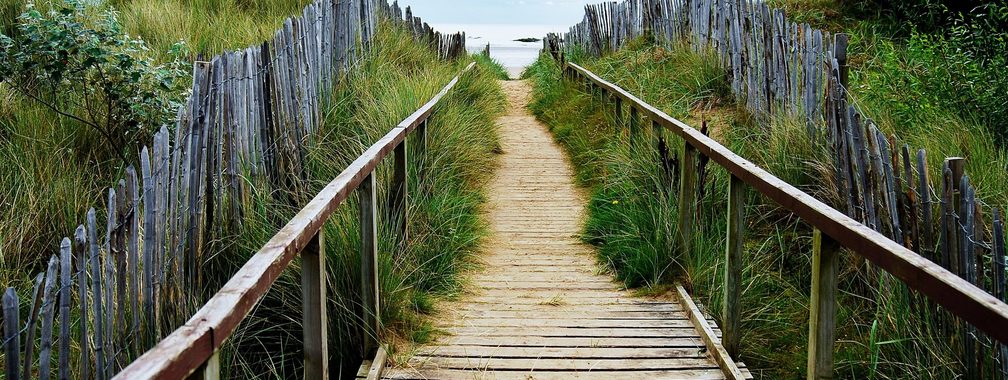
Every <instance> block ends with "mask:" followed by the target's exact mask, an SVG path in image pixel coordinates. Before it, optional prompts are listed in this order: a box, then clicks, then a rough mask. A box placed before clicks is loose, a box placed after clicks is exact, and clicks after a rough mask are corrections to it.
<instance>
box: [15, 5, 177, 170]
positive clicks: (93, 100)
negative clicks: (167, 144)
mask: <svg viewBox="0 0 1008 380" xmlns="http://www.w3.org/2000/svg"><path fill="white" fill-rule="evenodd" d="M92 13H96V12H94V11H92V8H90V7H86V6H85V5H84V4H83V3H82V2H81V1H80V0H63V2H62V3H57V4H54V5H53V6H52V9H51V10H49V11H48V12H44V13H43V12H41V11H39V9H37V8H36V7H35V5H34V4H33V3H28V4H27V6H26V10H25V11H24V13H22V14H21V15H20V16H19V17H18V21H17V25H16V30H15V32H14V33H12V35H7V34H2V35H0V80H2V81H3V82H5V83H6V84H7V85H8V86H10V87H11V88H12V89H13V90H15V92H17V93H18V94H19V95H22V96H24V97H26V98H28V99H31V100H33V101H35V102H38V103H39V104H42V105H43V106H45V107H46V108H49V109H50V110H51V111H53V112H55V113H57V114H59V115H61V116H63V117H65V118H67V119H71V120H73V121H76V122H78V123H80V124H81V125H83V126H86V127H88V130H90V131H91V132H93V133H97V134H98V135H99V136H100V137H99V140H105V142H106V144H98V145H100V146H103V147H104V149H105V151H104V152H103V153H105V154H106V155H107V156H113V155H118V156H120V157H122V158H125V153H124V152H126V151H128V150H129V147H132V146H135V143H137V142H139V141H142V139H145V138H147V136H149V135H150V130H152V129H153V128H156V127H159V126H160V125H162V124H164V123H167V122H169V121H170V120H171V118H172V116H173V115H174V113H175V111H176V110H177V108H178V106H179V102H178V100H179V99H180V98H181V94H182V91H181V89H182V83H183V81H182V80H181V79H182V78H184V77H185V76H186V75H187V73H186V71H185V70H184V67H185V65H184V63H183V61H181V60H179V59H178V57H179V56H181V55H182V53H183V52H184V49H185V46H184V45H181V44H178V45H176V46H175V48H174V49H173V53H174V55H175V57H176V59H174V60H171V61H169V62H168V63H166V64H162V65H156V64H154V63H153V62H152V60H151V59H150V58H149V54H148V49H147V47H146V45H145V44H144V42H143V41H142V40H138V39H133V38H130V36H128V35H126V34H125V33H123V31H122V28H121V26H120V24H119V22H118V20H117V19H116V14H115V13H114V12H112V11H103V12H98V13H100V14H97V15H92ZM88 140H90V139H88Z"/></svg>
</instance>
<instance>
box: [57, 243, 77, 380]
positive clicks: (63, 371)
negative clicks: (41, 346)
mask: <svg viewBox="0 0 1008 380" xmlns="http://www.w3.org/2000/svg"><path fill="white" fill-rule="evenodd" d="M72 244H73V243H72V242H71V241H70V239H69V238H64V239H63V241H62V242H61V243H60V281H59V283H60V287H59V303H60V311H59V314H60V333H59V340H57V341H56V343H57V344H59V350H58V351H59V372H58V377H57V378H58V379H60V380H64V379H69V378H70V299H71V298H72V296H73V280H72V279H71V277H72V276H73V274H72V272H73V262H72V260H73V247H72Z"/></svg>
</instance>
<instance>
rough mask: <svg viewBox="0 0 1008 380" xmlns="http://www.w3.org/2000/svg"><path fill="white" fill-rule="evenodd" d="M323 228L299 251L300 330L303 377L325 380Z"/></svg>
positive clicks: (327, 376)
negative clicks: (303, 353) (301, 332)
mask: <svg viewBox="0 0 1008 380" xmlns="http://www.w3.org/2000/svg"><path fill="white" fill-rule="evenodd" d="M323 231H324V229H320V230H319V232H318V233H317V234H316V235H315V237H313V238H312V239H311V240H310V241H309V242H308V245H307V246H305V248H304V250H302V251H301V294H302V296H301V298H302V301H301V302H302V306H303V307H302V313H303V315H302V317H301V318H302V323H301V325H302V327H303V329H304V351H305V355H304V360H305V364H304V368H305V372H304V377H305V378H306V379H328V378H329V343H328V333H327V331H328V329H327V326H326V324H327V323H328V318H327V317H326V314H327V312H326V310H327V309H328V307H326V282H327V281H328V280H327V272H326V254H325V234H324V233H323Z"/></svg>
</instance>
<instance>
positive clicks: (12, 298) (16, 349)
mask: <svg viewBox="0 0 1008 380" xmlns="http://www.w3.org/2000/svg"><path fill="white" fill-rule="evenodd" d="M18 307H19V305H18V295H17V292H15V291H14V288H7V291H6V292H4V295H3V330H4V331H3V332H4V335H3V337H4V342H5V343H4V345H3V346H4V362H5V363H6V364H7V369H6V373H7V378H8V379H10V380H17V379H19V377H18V376H19V375H20V373H18V364H19V363H20V362H21V361H20V358H19V357H18V355H20V353H21V330H20V329H19V328H18V323H19V322H18V320H19V319H20V318H19V317H20V313H21V311H20V309H19V308H18Z"/></svg>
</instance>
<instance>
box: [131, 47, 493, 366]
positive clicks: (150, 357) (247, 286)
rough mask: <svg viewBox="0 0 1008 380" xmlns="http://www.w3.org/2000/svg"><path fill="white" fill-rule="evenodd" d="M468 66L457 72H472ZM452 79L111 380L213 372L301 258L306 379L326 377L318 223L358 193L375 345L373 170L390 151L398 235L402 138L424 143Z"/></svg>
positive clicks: (369, 329) (366, 299)
mask: <svg viewBox="0 0 1008 380" xmlns="http://www.w3.org/2000/svg"><path fill="white" fill-rule="evenodd" d="M474 66H475V63H471V64H469V66H467V67H466V68H465V69H464V70H463V71H462V73H461V74H459V75H460V76H461V75H464V74H465V73H467V72H469V71H470V70H472V68H473V67H474ZM458 81H459V76H456V77H455V78H453V79H452V80H451V82H449V83H448V85H446V86H445V87H444V88H443V89H442V90H441V92H439V93H438V94H437V95H435V96H434V97H433V98H432V99H431V100H430V101H429V102H427V104H424V105H423V106H422V107H420V109H418V110H417V111H416V112H414V113H413V114H412V115H410V116H409V117H408V118H406V119H405V120H403V121H402V122H401V123H399V125H397V126H396V127H395V128H393V129H392V130H391V131H389V132H388V133H387V134H386V135H385V136H384V137H382V138H381V139H380V140H378V142H376V143H375V144H374V145H372V146H371V147H370V148H368V149H367V150H366V151H365V152H364V153H363V154H361V155H360V157H358V158H357V159H356V160H355V161H354V162H353V163H351V164H350V166H349V167H347V168H346V170H344V171H343V172H342V173H340V175H339V176H337V177H336V179H334V180H333V181H332V182H330V183H329V184H328V185H327V186H326V187H325V188H324V189H322V191H321V192H320V193H319V194H318V195H316V196H315V198H314V199H313V200H312V201H311V202H309V203H308V205H307V206H305V207H304V208H303V209H302V210H301V211H300V212H299V213H298V214H297V216H295V217H294V218H293V219H291V221H290V222H289V223H287V225H286V226H285V227H284V228H283V229H281V230H280V232H278V233H277V234H276V235H275V236H273V238H272V239H270V241H269V242H268V243H266V245H265V246H263V248H262V249H260V250H259V252H257V253H256V254H255V255H253V256H252V258H251V259H249V261H248V262H247V263H245V266H243V267H242V268H241V269H240V270H239V271H238V272H237V273H236V274H235V275H234V276H233V277H232V278H231V280H229V281H228V282H227V284H225V285H224V287H222V288H221V289H220V291H218V292H217V294H215V295H214V296H213V297H212V298H210V300H209V301H208V302H207V303H206V304H205V305H203V307H202V308H200V310H199V311H197V312H196V314H195V315H193V316H192V318H190V319H189V321H188V322H187V323H186V324H185V325H183V326H182V327H179V328H178V329H177V330H175V331H174V332H173V333H172V334H171V335H169V336H168V337H166V338H165V339H164V340H162V341H161V342H159V343H158V344H157V345H156V346H154V348H152V349H151V350H149V351H147V353H145V354H144V355H143V356H141V357H140V358H138V359H137V360H136V361H134V362H133V363H132V364H130V365H129V366H128V367H126V368H125V369H124V370H123V371H122V372H120V373H119V374H118V375H117V376H116V377H115V378H116V379H179V378H185V377H192V378H213V379H216V378H218V377H219V373H220V362H219V356H218V351H219V350H220V348H221V346H222V345H223V344H224V342H225V341H226V340H227V339H228V337H230V336H231V334H232V333H233V332H234V330H235V328H236V327H237V326H238V324H239V323H241V321H242V320H243V319H245V317H246V316H248V314H249V312H250V311H251V310H252V308H253V307H254V306H255V305H256V303H258V302H259V300H260V299H262V297H263V296H264V295H265V294H266V292H267V291H269V289H270V287H271V286H272V285H273V283H274V281H276V279H277V278H278V277H279V276H280V274H281V273H282V272H283V271H284V270H286V269H287V266H288V265H289V264H290V263H291V261H292V260H293V259H294V257H296V256H298V255H299V254H300V256H301V271H302V279H301V288H302V289H301V291H302V296H303V304H304V310H303V311H304V313H303V317H302V318H303V319H302V323H303V327H304V352H305V359H304V360H305V373H304V374H305V378H306V379H325V378H328V377H329V371H328V358H329V355H328V343H327V341H326V334H327V333H326V330H327V329H326V323H327V318H326V307H325V305H326V282H325V278H326V276H325V272H324V271H325V268H326V263H325V260H326V254H325V237H324V236H323V234H322V227H323V226H324V225H325V223H326V221H327V220H328V219H329V216H330V215H332V214H333V212H335V211H336V208H337V207H339V205H340V204H341V203H342V202H343V201H344V200H346V199H347V198H348V197H349V196H350V194H351V193H353V192H354V191H357V192H358V194H359V196H360V218H361V219H360V235H361V242H362V243H361V252H360V253H361V256H360V257H361V295H362V303H363V305H364V307H363V309H364V310H363V313H364V315H362V316H361V320H363V321H364V325H365V326H364V328H365V342H364V345H365V347H364V350H365V352H371V351H373V350H375V349H376V348H377V341H376V337H377V336H378V334H377V333H378V325H379V323H378V322H379V321H378V318H379V315H380V314H379V294H378V289H379V286H378V267H377V250H378V242H377V230H376V228H377V225H376V219H377V215H376V211H375V210H376V207H375V204H376V201H377V200H376V199H375V188H376V186H377V184H376V183H375V176H374V170H375V168H376V167H378V165H379V164H380V163H381V162H382V160H383V159H385V158H386V157H387V156H388V155H389V153H393V154H394V156H395V159H394V168H393V177H392V178H393V180H392V191H391V194H392V195H391V198H392V199H391V200H390V201H391V202H392V203H393V204H394V205H395V206H394V207H393V208H394V209H395V210H398V212H399V213H400V214H399V215H397V216H396V224H397V226H396V228H397V229H398V230H399V233H400V234H402V235H405V233H406V224H407V222H408V217H407V215H406V210H407V209H408V207H407V202H408V197H407V192H406V189H407V181H408V178H407V173H408V172H407V159H406V158H407V156H406V155H407V150H406V137H407V136H408V135H409V134H410V133H412V132H413V131H416V133H417V136H414V139H415V141H414V142H415V143H416V144H417V147H416V150H417V151H418V152H419V154H423V152H424V151H425V149H426V145H427V142H426V138H427V121H428V119H429V118H430V117H431V114H432V113H433V112H434V108H435V107H436V106H437V105H438V103H439V102H440V101H441V99H442V98H443V97H444V96H445V95H447V94H448V92H449V91H451V89H452V88H454V87H455V85H456V84H457V83H458Z"/></svg>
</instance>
